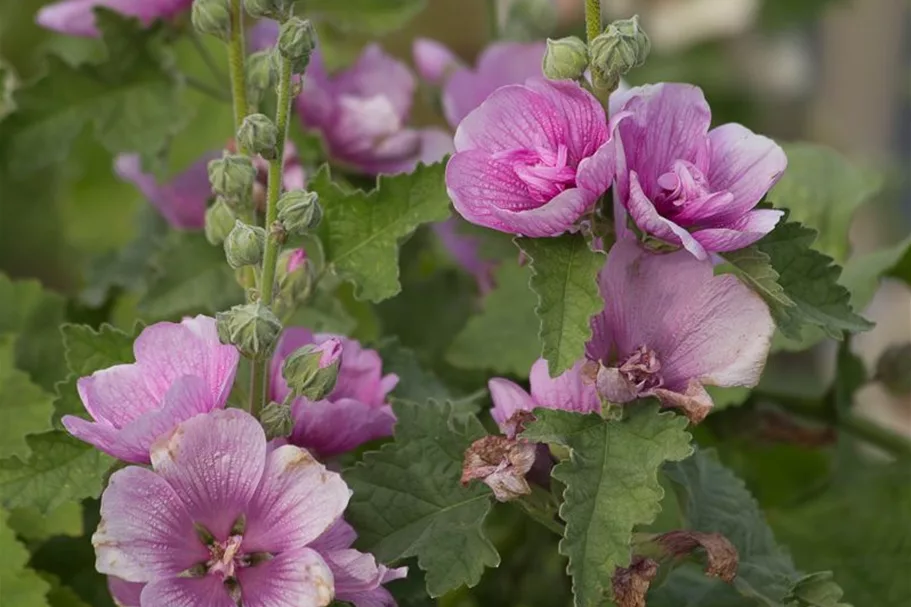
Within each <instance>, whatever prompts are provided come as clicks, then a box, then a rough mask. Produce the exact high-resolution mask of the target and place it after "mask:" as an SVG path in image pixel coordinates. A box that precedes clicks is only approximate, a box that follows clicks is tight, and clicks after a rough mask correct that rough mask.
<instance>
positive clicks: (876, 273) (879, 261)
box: [839, 236, 911, 310]
mask: <svg viewBox="0 0 911 607" xmlns="http://www.w3.org/2000/svg"><path fill="white" fill-rule="evenodd" d="M903 259H911V236H908V237H907V238H905V239H904V240H902V241H901V242H898V243H896V244H894V245H892V246H891V247H886V248H884V249H878V250H876V251H873V252H871V253H867V254H865V255H854V256H852V257H851V258H850V259H849V260H848V262H847V263H846V264H845V271H844V272H843V273H842V275H841V280H840V281H839V282H841V284H843V285H844V286H845V288H847V289H848V291H850V292H851V305H852V306H854V309H855V310H863V309H864V308H866V307H867V305H868V304H869V303H870V302H871V301H872V300H873V295H874V294H875V293H876V289H877V288H878V287H879V281H880V279H881V278H882V277H883V276H892V275H894V272H896V271H897V270H898V269H899V268H900V267H901V263H902V261H903ZM905 263H906V264H911V262H905Z"/></svg>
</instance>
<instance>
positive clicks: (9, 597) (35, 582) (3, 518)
mask: <svg viewBox="0 0 911 607" xmlns="http://www.w3.org/2000/svg"><path fill="white" fill-rule="evenodd" d="M7 516H8V514H7V513H6V512H3V511H0V554H2V555H3V557H2V558H0V589H2V593H3V594H2V595H0V598H2V599H3V604H4V605H9V606H10V607H13V605H16V606H19V605H21V606H22V607H46V606H47V604H48V603H47V593H48V591H49V590H50V589H51V587H50V584H48V583H47V582H45V581H44V580H42V579H41V577H40V576H39V575H38V574H37V573H36V572H35V571H34V570H33V569H29V568H28V567H27V566H26V564H27V563H28V560H29V553H28V550H26V549H25V546H23V545H22V544H20V543H19V542H17V541H16V536H15V534H14V533H13V530H12V529H11V528H10V527H9V525H8V524H7Z"/></svg>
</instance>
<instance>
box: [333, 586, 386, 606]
mask: <svg viewBox="0 0 911 607" xmlns="http://www.w3.org/2000/svg"><path fill="white" fill-rule="evenodd" d="M339 598H342V599H343V600H345V601H347V602H349V603H351V604H352V605H354V607H395V606H396V602H395V598H393V596H392V595H391V594H390V593H389V591H388V590H386V589H385V588H383V587H382V586H377V587H376V588H374V589H373V590H368V591H366V592H352V593H346V594H345V596H344V597H342V596H340V597H339Z"/></svg>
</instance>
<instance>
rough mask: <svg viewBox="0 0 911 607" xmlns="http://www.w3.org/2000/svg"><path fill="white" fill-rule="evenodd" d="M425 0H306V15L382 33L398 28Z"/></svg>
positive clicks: (347, 28) (344, 28)
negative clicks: (342, 0)
mask: <svg viewBox="0 0 911 607" xmlns="http://www.w3.org/2000/svg"><path fill="white" fill-rule="evenodd" d="M426 5H427V0H346V1H345V3H344V4H339V2H338V1H337V0H308V2H307V4H306V7H307V15H308V16H311V15H312V16H315V17H317V18H320V19H323V20H326V21H329V22H330V23H331V24H332V25H333V26H335V27H337V28H339V29H342V30H349V31H358V32H365V33H369V34H372V35H377V34H382V33H386V32H390V31H393V30H396V29H399V28H401V27H402V26H404V25H405V24H406V23H408V22H409V21H410V20H411V19H412V18H413V17H415V16H416V15H417V14H418V13H420V12H421V11H422V10H424V7H425V6H426Z"/></svg>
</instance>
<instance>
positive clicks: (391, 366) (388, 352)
mask: <svg viewBox="0 0 911 607" xmlns="http://www.w3.org/2000/svg"><path fill="white" fill-rule="evenodd" d="M376 350H377V352H379V354H380V358H381V359H382V360H383V373H395V374H396V375H398V376H399V383H398V385H397V386H396V387H395V389H394V390H393V394H394V395H395V397H396V398H400V399H402V400H407V401H411V402H416V403H422V402H425V401H427V400H429V399H434V400H437V401H445V400H449V399H450V398H452V393H451V392H450V391H449V388H447V387H446V386H445V385H444V384H443V382H441V381H440V379H439V378H438V377H437V376H436V375H434V374H433V372H432V371H429V370H427V369H424V368H423V367H422V366H421V363H420V362H419V361H418V359H417V357H416V356H415V355H414V352H412V351H411V350H409V349H408V348H406V347H404V346H402V344H401V342H399V339H398V337H391V338H388V339H385V340H384V341H383V342H382V343H380V344H379V345H378V346H377V348H376Z"/></svg>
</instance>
